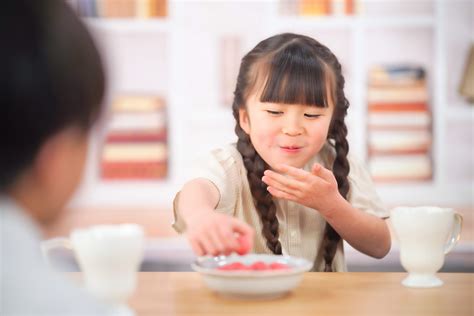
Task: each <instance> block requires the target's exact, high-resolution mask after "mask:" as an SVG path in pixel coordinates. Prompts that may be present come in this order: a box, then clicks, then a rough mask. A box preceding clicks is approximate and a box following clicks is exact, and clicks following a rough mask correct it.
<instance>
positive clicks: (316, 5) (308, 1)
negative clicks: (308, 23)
mask: <svg viewBox="0 0 474 316" xmlns="http://www.w3.org/2000/svg"><path fill="white" fill-rule="evenodd" d="M330 4H331V3H330V0H301V2H300V14H301V15H314V16H320V15H328V14H329V12H330V9H331V8H330Z"/></svg>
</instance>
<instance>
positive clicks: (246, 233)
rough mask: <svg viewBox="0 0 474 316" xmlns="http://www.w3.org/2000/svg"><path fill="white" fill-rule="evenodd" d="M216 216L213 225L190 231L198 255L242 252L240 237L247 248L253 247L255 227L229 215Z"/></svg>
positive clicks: (191, 240)
mask: <svg viewBox="0 0 474 316" xmlns="http://www.w3.org/2000/svg"><path fill="white" fill-rule="evenodd" d="M216 218H217V219H216V221H215V222H214V223H213V224H212V225H211V226H206V227H200V228H199V229H197V230H194V231H190V232H188V239H189V241H190V244H191V247H192V249H193V251H194V252H195V253H196V255H198V256H205V255H211V256H218V255H229V254H231V253H232V252H238V253H240V252H242V251H241V249H242V245H241V242H239V239H244V240H245V245H246V246H245V248H246V249H251V248H252V246H253V236H254V230H253V228H251V227H250V226H249V225H247V224H246V223H245V222H243V221H240V220H238V219H236V218H233V217H230V216H227V215H223V214H219V216H217V217H216ZM246 252H248V250H246V251H245V253H246Z"/></svg>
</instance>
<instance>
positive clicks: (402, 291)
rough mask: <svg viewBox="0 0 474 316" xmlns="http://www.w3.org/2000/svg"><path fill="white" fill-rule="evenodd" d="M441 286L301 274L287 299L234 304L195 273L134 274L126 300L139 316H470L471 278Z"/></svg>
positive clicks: (458, 277) (473, 309) (395, 276)
mask: <svg viewBox="0 0 474 316" xmlns="http://www.w3.org/2000/svg"><path fill="white" fill-rule="evenodd" d="M438 276H439V277H440V278H441V279H442V280H443V281H444V285H443V286H442V287H438V288H431V289H411V288H406V287H404V286H402V285H401V284H400V282H401V281H402V280H403V278H405V277H406V274H405V273H375V272H371V273H355V272H350V273H306V274H305V276H304V278H303V281H302V283H301V284H300V285H299V286H298V287H297V288H296V289H295V290H294V291H293V292H292V293H290V294H288V295H287V296H284V297H282V298H279V299H274V300H253V301H252V300H250V301H249V300H238V299H230V298H226V297H222V296H219V295H218V294H216V293H213V292H211V291H210V290H209V289H208V288H207V287H206V286H205V284H204V282H203V280H202V278H201V276H200V275H199V274H198V273H195V272H140V273H139V279H138V280H139V281H138V288H137V291H136V292H135V294H134V296H133V297H132V298H131V299H130V301H129V303H130V306H131V307H132V308H133V309H134V310H135V312H136V314H137V316H143V315H150V316H151V315H154V316H156V315H167V316H168V315H169V316H171V315H227V314H229V315H234V316H236V315H259V316H265V315H268V316H279V315H282V316H299V315H308V316H309V315H311V316H317V315H325V316H328V315H384V316H389V315H397V316H398V315H430V316H436V315H449V316H454V315H456V316H460V315H474V303H473V301H474V294H473V287H474V274H470V273H444V274H438Z"/></svg>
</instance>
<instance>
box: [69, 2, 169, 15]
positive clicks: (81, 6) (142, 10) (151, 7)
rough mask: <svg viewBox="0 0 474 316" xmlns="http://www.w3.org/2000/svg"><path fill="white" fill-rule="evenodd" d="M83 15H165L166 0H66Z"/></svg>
mask: <svg viewBox="0 0 474 316" xmlns="http://www.w3.org/2000/svg"><path fill="white" fill-rule="evenodd" d="M67 2H68V3H69V4H70V5H71V6H72V7H73V8H74V9H75V10H76V12H77V13H78V14H79V15H81V16H84V17H100V18H154V17H165V16H166V15H167V0H67Z"/></svg>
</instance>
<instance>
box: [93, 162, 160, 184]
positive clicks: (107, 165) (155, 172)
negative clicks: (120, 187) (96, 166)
mask: <svg viewBox="0 0 474 316" xmlns="http://www.w3.org/2000/svg"><path fill="white" fill-rule="evenodd" d="M167 173H168V164H167V163H166V162H103V163H102V169H101V176H102V178H103V179H109V180H112V179H115V180H132V179H150V180H152V179H163V178H165V177H166V176H167Z"/></svg>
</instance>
